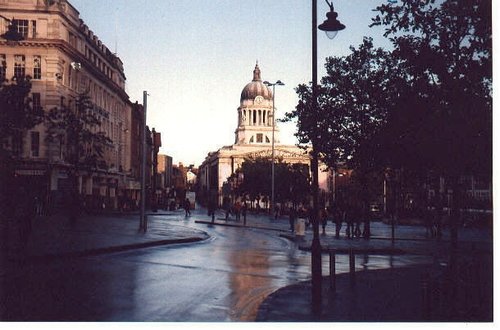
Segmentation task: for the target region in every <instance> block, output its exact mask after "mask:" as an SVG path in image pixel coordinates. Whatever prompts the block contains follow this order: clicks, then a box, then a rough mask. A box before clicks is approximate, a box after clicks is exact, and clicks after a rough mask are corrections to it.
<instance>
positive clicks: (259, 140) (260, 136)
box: [257, 133, 264, 143]
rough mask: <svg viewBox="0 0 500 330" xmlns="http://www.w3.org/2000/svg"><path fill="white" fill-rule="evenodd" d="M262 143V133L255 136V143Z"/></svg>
mask: <svg viewBox="0 0 500 330" xmlns="http://www.w3.org/2000/svg"><path fill="white" fill-rule="evenodd" d="M263 141H264V135H262V133H258V134H257V143H262V142H263Z"/></svg>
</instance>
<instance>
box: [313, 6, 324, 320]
mask: <svg viewBox="0 0 500 330" xmlns="http://www.w3.org/2000/svg"><path fill="white" fill-rule="evenodd" d="M317 7H318V5H317V0H312V108H313V111H316V109H317V106H318V91H317V89H318V87H317V84H318V32H317V30H316V29H317V26H318V22H317V21H318V18H317ZM314 127H316V125H314ZM311 142H312V159H311V172H312V192H313V212H312V214H311V220H312V224H313V240H312V244H311V272H312V308H313V312H314V313H315V314H319V313H321V291H322V285H321V284H322V283H321V282H322V274H321V272H322V269H321V243H320V241H319V223H318V210H319V205H318V201H319V185H318V152H317V150H316V145H317V135H316V132H315V131H314V132H313V136H312V137H311Z"/></svg>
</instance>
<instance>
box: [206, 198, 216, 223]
mask: <svg viewBox="0 0 500 330" xmlns="http://www.w3.org/2000/svg"><path fill="white" fill-rule="evenodd" d="M208 216H212V223H214V222H215V201H214V199H213V198H211V197H209V199H208Z"/></svg>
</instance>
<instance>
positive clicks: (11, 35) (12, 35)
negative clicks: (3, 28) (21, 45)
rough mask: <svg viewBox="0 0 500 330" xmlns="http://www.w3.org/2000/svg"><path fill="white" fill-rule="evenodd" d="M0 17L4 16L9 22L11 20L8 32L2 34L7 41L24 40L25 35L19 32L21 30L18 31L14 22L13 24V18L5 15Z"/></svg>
mask: <svg viewBox="0 0 500 330" xmlns="http://www.w3.org/2000/svg"><path fill="white" fill-rule="evenodd" d="M0 17H1V18H3V19H4V20H6V21H7V22H9V26H8V28H7V32H5V33H4V34H2V35H0V37H2V38H3V39H5V40H7V41H22V40H24V36H23V35H22V34H21V33H19V31H17V27H16V26H15V25H14V24H12V20H11V19H8V18H7V17H5V16H3V15H0Z"/></svg>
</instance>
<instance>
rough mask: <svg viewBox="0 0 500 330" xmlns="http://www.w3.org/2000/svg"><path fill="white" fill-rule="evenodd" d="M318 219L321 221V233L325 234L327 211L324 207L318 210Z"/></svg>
mask: <svg viewBox="0 0 500 330" xmlns="http://www.w3.org/2000/svg"><path fill="white" fill-rule="evenodd" d="M319 220H320V221H321V227H322V228H323V235H326V225H327V222H328V212H327V211H326V209H325V208H321V210H319Z"/></svg>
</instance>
